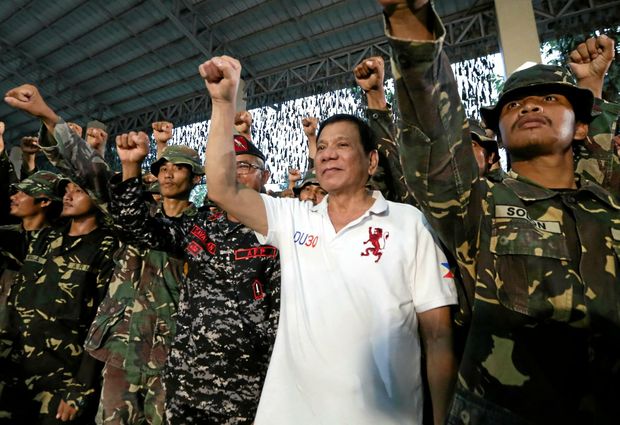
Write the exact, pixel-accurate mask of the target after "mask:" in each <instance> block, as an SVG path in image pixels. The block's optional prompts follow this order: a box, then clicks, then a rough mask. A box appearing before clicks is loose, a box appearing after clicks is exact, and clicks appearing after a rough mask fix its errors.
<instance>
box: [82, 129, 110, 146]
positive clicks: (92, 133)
mask: <svg viewBox="0 0 620 425" xmlns="http://www.w3.org/2000/svg"><path fill="white" fill-rule="evenodd" d="M107 141H108V133H107V132H106V131H105V130H103V129H101V128H92V127H89V128H87V129H86V142H87V143H88V144H89V145H90V146H92V148H93V149H95V150H100V149H103V147H104V146H105V144H106V142H107Z"/></svg>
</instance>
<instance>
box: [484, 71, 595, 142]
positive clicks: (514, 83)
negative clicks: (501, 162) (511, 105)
mask: <svg viewBox="0 0 620 425" xmlns="http://www.w3.org/2000/svg"><path fill="white" fill-rule="evenodd" d="M549 93H557V94H561V95H564V96H566V98H567V99H568V101H569V102H570V103H571V105H572V106H573V110H574V111H575V118H576V119H577V120H578V121H580V122H584V123H589V122H590V121H592V105H593V103H594V96H593V94H592V92H591V91H590V90H588V89H583V88H580V87H577V85H576V83H575V77H574V76H573V74H572V73H571V72H570V71H569V70H568V69H566V68H563V67H561V66H555V65H541V64H536V65H534V66H532V67H529V68H526V69H522V70H517V71H515V72H513V73H512V75H511V76H510V77H508V79H507V80H506V83H505V84H504V87H503V88H502V91H501V93H500V95H499V99H498V100H497V103H496V104H495V105H491V106H486V107H482V108H481V110H480V114H481V115H482V118H483V119H484V122H485V124H486V126H487V127H488V128H490V129H491V130H493V131H495V132H497V130H498V127H499V116H500V112H501V110H502V108H503V107H504V105H505V104H506V103H508V102H510V101H511V100H514V99H518V98H519V97H521V96H524V95H541V94H549Z"/></svg>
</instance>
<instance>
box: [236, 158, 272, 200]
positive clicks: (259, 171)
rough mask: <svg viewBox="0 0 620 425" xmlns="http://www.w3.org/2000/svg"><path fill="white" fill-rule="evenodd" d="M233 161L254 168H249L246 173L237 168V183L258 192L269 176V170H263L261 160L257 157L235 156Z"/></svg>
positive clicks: (263, 165) (263, 166)
mask: <svg viewBox="0 0 620 425" xmlns="http://www.w3.org/2000/svg"><path fill="white" fill-rule="evenodd" d="M235 159H236V161H237V162H242V163H243V162H245V163H247V164H251V165H253V166H254V167H250V168H249V169H248V170H247V171H246V170H245V169H241V168H237V183H240V184H242V185H244V186H247V187H249V188H252V189H254V190H255V191H257V192H260V191H261V189H262V188H263V186H265V183H267V181H268V180H269V176H270V173H269V170H266V169H265V164H264V163H263V160H262V159H260V158H259V157H257V156H254V155H248V154H240V155H237V156H236V158H235ZM257 167H258V168H257Z"/></svg>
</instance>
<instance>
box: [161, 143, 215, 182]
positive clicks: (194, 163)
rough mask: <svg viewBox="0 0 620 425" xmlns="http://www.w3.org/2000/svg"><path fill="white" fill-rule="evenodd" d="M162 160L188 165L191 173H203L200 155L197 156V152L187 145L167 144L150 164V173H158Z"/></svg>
mask: <svg viewBox="0 0 620 425" xmlns="http://www.w3.org/2000/svg"><path fill="white" fill-rule="evenodd" d="M164 162H171V163H173V164H185V165H189V166H190V167H191V169H192V173H194V174H198V175H202V174H204V173H205V171H204V168H203V166H202V164H201V161H200V156H198V152H196V151H195V150H194V149H192V148H190V147H187V146H183V145H172V146H168V147H167V148H166V149H164V152H163V153H162V154H161V157H160V158H159V159H158V160H157V161H155V162H154V163H152V164H151V173H153V174H154V175H158V174H159V168H160V167H161V166H162V165H163V164H164Z"/></svg>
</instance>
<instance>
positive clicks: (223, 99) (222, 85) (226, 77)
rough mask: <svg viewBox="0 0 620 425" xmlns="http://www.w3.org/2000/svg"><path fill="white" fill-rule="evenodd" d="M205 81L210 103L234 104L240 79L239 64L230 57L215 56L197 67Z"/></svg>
mask: <svg viewBox="0 0 620 425" xmlns="http://www.w3.org/2000/svg"><path fill="white" fill-rule="evenodd" d="M198 71H199V72H200V76H201V77H202V78H203V79H204V80H205V84H206V86H207V90H208V91H209V95H210V96H211V101H212V102H213V103H214V104H215V103H234V102H235V101H236V97H237V89H238V87H239V80H240V78H241V64H240V63H239V61H238V60H237V59H235V58H232V57H230V56H216V57H213V58H211V59H209V60H208V61H206V62H204V63H202V64H201V65H200V66H199V67H198Z"/></svg>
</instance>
